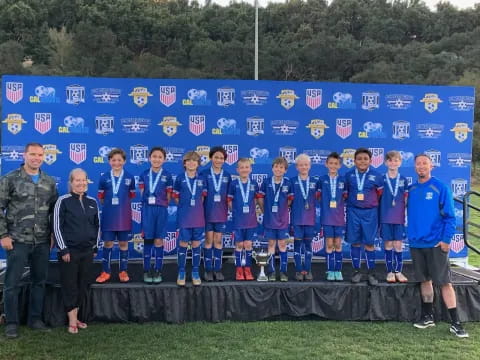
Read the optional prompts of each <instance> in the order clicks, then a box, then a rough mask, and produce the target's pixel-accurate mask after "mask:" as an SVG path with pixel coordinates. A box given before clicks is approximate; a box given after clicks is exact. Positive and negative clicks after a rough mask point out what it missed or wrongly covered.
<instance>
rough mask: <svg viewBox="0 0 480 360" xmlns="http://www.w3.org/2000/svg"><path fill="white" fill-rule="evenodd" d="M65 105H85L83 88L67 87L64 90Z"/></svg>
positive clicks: (77, 86) (76, 86)
mask: <svg viewBox="0 0 480 360" xmlns="http://www.w3.org/2000/svg"><path fill="white" fill-rule="evenodd" d="M65 93H66V96H67V100H66V102H67V104H70V105H79V104H81V103H85V87H84V86H80V85H68V86H67V87H66V88H65Z"/></svg>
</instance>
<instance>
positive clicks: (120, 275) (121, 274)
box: [118, 270, 130, 283]
mask: <svg viewBox="0 0 480 360" xmlns="http://www.w3.org/2000/svg"><path fill="white" fill-rule="evenodd" d="M118 279H119V280H120V282H122V283H126V282H129V281H130V278H129V277H128V273H127V272H126V271H125V270H123V271H120V272H119V273H118Z"/></svg>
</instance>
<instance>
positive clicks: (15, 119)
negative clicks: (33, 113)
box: [2, 114, 27, 135]
mask: <svg viewBox="0 0 480 360" xmlns="http://www.w3.org/2000/svg"><path fill="white" fill-rule="evenodd" d="M2 122H3V123H4V124H7V130H8V131H10V132H11V133H12V134H13V135H17V134H18V133H19V132H20V131H22V125H23V124H26V123H27V122H26V121H25V120H23V118H22V115H20V114H8V115H7V118H6V119H5V120H3V121H2Z"/></svg>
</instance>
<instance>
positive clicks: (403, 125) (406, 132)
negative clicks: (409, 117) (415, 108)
mask: <svg viewBox="0 0 480 360" xmlns="http://www.w3.org/2000/svg"><path fill="white" fill-rule="evenodd" d="M392 138H394V139H395V140H405V139H408V138H410V122H409V121H405V120H397V121H394V122H393V123H392Z"/></svg>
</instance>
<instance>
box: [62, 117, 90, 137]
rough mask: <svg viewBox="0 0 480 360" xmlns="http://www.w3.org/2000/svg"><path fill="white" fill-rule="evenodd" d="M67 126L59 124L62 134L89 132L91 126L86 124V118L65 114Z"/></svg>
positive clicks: (64, 120) (64, 121) (64, 122)
mask: <svg viewBox="0 0 480 360" xmlns="http://www.w3.org/2000/svg"><path fill="white" fill-rule="evenodd" d="M63 124H64V125H65V126H59V127H58V132H59V133H61V134H88V132H89V130H90V129H89V128H88V126H85V120H84V119H83V118H82V117H80V116H72V115H68V116H65V118H64V119H63Z"/></svg>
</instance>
